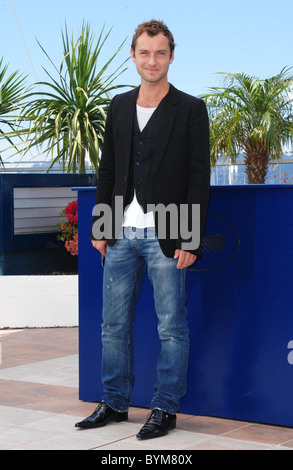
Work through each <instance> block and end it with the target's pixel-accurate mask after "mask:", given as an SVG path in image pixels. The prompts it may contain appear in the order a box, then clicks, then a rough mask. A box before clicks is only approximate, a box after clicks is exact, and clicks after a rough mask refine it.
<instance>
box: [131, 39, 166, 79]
mask: <svg viewBox="0 0 293 470" xmlns="http://www.w3.org/2000/svg"><path fill="white" fill-rule="evenodd" d="M130 54H131V58H132V60H133V62H134V63H135V64H136V68H137V71H138V73H139V75H140V76H141V78H142V80H144V81H145V82H149V83H157V82H160V81H161V80H164V79H165V78H166V76H167V73H168V69H169V65H170V64H171V63H172V62H173V59H174V51H173V53H172V55H171V51H170V46H169V40H168V38H167V37H166V36H164V35H163V33H159V34H157V35H156V36H149V35H148V34H147V33H146V32H145V33H142V34H141V35H140V36H139V37H138V38H137V41H136V46H135V51H133V49H131V51H130Z"/></svg>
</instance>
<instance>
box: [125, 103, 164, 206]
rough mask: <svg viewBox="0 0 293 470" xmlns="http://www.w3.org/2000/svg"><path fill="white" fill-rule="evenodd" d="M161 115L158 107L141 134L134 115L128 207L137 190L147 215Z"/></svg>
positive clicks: (137, 196) (137, 195)
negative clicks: (152, 167)
mask: <svg viewBox="0 0 293 470" xmlns="http://www.w3.org/2000/svg"><path fill="white" fill-rule="evenodd" d="M160 114H161V113H160V107H158V108H157V109H156V110H155V111H154V113H153V114H152V116H151V118H150V119H149V121H148V123H147V125H146V126H145V128H144V129H143V131H142V132H141V131H140V129H139V126H138V122H137V114H136V112H135V113H134V121H133V127H132V151H131V160H130V167H129V186H128V192H127V197H126V205H128V204H130V202H131V201H132V199H133V196H134V190H135V192H136V198H137V201H138V203H139V204H140V206H141V207H142V208H143V211H144V212H145V213H146V212H147V204H148V203H149V201H150V176H151V163H152V157H153V154H154V151H155V147H156V142H157V137H158V129H159V122H160Z"/></svg>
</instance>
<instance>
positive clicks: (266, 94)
mask: <svg viewBox="0 0 293 470" xmlns="http://www.w3.org/2000/svg"><path fill="white" fill-rule="evenodd" d="M290 72H291V69H290V68H284V69H282V71H281V72H280V74H278V75H276V76H274V77H270V78H268V79H265V80H259V79H257V78H255V77H250V76H248V75H245V74H240V73H237V74H224V86H223V87H214V88H212V89H211V91H212V93H209V94H206V95H204V96H203V98H204V99H205V101H206V104H207V107H208V110H209V114H210V145H211V160H212V163H215V162H216V161H217V160H218V158H224V159H229V160H230V161H231V163H235V162H236V159H237V157H238V156H239V155H241V154H243V155H244V158H245V164H246V173H247V182H248V183H249V184H251V183H254V184H259V183H264V182H265V178H266V174H267V170H268V164H269V158H271V159H275V160H278V159H280V158H281V157H282V154H283V146H284V145H285V144H288V143H291V142H292V136H293V124H292V117H293V112H292V103H291V101H290V96H289V94H290V91H291V90H292V85H293V75H292V74H291V73H290Z"/></svg>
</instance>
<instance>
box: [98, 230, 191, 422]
mask: <svg viewBox="0 0 293 470" xmlns="http://www.w3.org/2000/svg"><path fill="white" fill-rule="evenodd" d="M146 234H147V237H146ZM176 265H177V260H176V259H173V258H167V257H166V256H165V255H164V254H163V252H162V250H161V248H160V245H159V242H158V240H157V237H156V234H155V230H154V229H135V228H131V227H124V229H123V237H121V238H119V239H118V240H117V241H116V243H115V245H114V246H113V247H109V246H108V248H107V254H106V258H105V267H104V278H103V324H102V345H103V353H102V383H103V388H104V395H103V398H102V400H103V401H104V402H106V403H107V404H108V405H109V406H111V408H113V409H114V410H116V411H120V412H125V411H127V410H128V407H129V404H130V396H131V389H132V387H133V384H134V376H133V370H132V369H133V367H132V366H133V346H132V333H133V320H134V316H135V308H136V303H137V299H138V296H139V292H140V287H141V284H142V281H143V278H144V275H145V272H146V270H148V276H149V279H150V281H151V283H152V285H153V289H154V301H155V309H156V314H157V317H158V334H159V338H160V342H161V351H160V354H159V357H158V363H157V383H156V384H155V386H154V395H153V399H152V402H151V406H150V407H151V409H155V408H159V409H162V410H164V411H167V412H169V413H175V412H176V411H178V409H179V405H180V400H181V398H182V397H183V396H184V395H185V394H186V376H187V369H188V360H189V330H188V323H187V309H186V292H185V278H186V270H185V269H183V270H181V269H177V267H176Z"/></svg>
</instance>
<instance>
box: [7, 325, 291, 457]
mask: <svg viewBox="0 0 293 470" xmlns="http://www.w3.org/2000/svg"><path fill="white" fill-rule="evenodd" d="M0 348H1V349H0V353H1V356H0V358H1V364H0V449H1V450H5V449H9V450H26V449H27V450H71V449H73V450H89V449H93V450H98V451H102V450H103V451H108V450H113V449H116V450H117V449H118V450H153V451H155V450H157V451H158V450H160V451H162V450H277V449H278V450H285V449H286V450H292V449H293V429H291V428H285V427H284V428H283V427H277V426H267V425H262V424H255V423H248V422H242V421H232V420H228V419H219V418H211V417H198V416H189V415H182V414H179V415H178V424H177V428H176V429H175V430H174V431H172V432H170V433H169V434H168V435H167V436H164V437H161V438H157V439H152V440H151V441H138V440H137V439H136V437H135V435H136V433H137V431H138V430H139V429H140V427H141V426H142V424H143V423H144V422H145V418H146V416H147V414H148V412H149V410H146V409H141V408H131V410H130V413H129V421H128V422H122V423H111V424H108V425H107V426H105V427H103V428H100V429H92V430H79V429H77V428H75V427H74V424H75V422H77V421H79V420H80V419H82V418H84V417H85V416H87V415H88V414H90V413H91V412H92V411H93V409H94V407H95V405H94V404H93V403H85V402H81V401H79V399H78V329H77V328H49V329H24V330H0Z"/></svg>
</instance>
